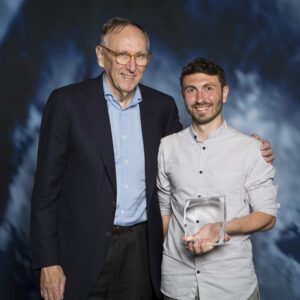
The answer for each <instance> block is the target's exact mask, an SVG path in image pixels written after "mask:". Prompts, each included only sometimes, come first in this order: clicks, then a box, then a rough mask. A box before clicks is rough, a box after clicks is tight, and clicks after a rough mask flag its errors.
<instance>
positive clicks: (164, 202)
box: [157, 142, 172, 216]
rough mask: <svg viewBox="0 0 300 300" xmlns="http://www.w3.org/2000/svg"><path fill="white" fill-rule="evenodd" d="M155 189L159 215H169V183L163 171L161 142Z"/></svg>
mask: <svg viewBox="0 0 300 300" xmlns="http://www.w3.org/2000/svg"><path fill="white" fill-rule="evenodd" d="M157 189H158V201H159V206H160V213H161V215H162V216H164V215H171V214H172V207H171V184H170V181H169V178H168V176H167V174H166V173H165V161H164V145H163V143H162V142H161V144H160V146H159V151H158V173H157Z"/></svg>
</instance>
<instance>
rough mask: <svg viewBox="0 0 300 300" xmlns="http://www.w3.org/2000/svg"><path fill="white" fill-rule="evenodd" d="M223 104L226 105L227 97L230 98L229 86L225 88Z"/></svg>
mask: <svg viewBox="0 0 300 300" xmlns="http://www.w3.org/2000/svg"><path fill="white" fill-rule="evenodd" d="M222 93H223V103H226V101H227V97H228V93H229V86H228V85H225V86H224V87H223V92H222Z"/></svg>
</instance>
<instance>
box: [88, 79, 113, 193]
mask: <svg viewBox="0 0 300 300" xmlns="http://www.w3.org/2000/svg"><path fill="white" fill-rule="evenodd" d="M102 76H103V75H101V76H99V77H98V78H96V79H93V80H92V81H91V86H90V89H89V90H88V96H89V98H90V100H91V101H90V102H87V103H86V109H87V112H88V115H89V119H90V122H91V125H92V128H93V134H94V136H95V141H96V144H97V147H98V149H99V152H100V155H101V157H102V159H103V163H104V166H105V168H106V170H107V173H108V177H109V180H110V182H111V184H112V186H113V189H114V191H115V194H117V193H116V191H117V188H116V171H115V159H114V149H113V142H112V134H111V127H110V120H109V114H108V109H107V103H106V100H105V98H104V92H103V84H102Z"/></svg>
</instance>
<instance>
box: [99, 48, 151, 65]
mask: <svg viewBox="0 0 300 300" xmlns="http://www.w3.org/2000/svg"><path fill="white" fill-rule="evenodd" d="M100 47H102V48H104V49H105V50H107V51H108V52H109V53H110V54H112V55H113V56H114V57H115V58H116V62H117V63H118V64H120V65H127V64H128V63H129V62H130V60H131V57H134V60H135V63H136V64H137V65H138V66H140V67H145V66H146V65H147V64H148V63H149V61H150V58H151V56H152V55H151V54H145V53H137V54H130V53H128V52H117V51H113V50H111V49H109V48H106V47H104V46H100Z"/></svg>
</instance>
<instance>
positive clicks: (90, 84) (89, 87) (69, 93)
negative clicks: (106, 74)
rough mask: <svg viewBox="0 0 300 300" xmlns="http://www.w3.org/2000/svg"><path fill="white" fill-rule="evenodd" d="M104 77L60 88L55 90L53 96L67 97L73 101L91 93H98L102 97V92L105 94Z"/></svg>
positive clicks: (100, 76)
mask: <svg viewBox="0 0 300 300" xmlns="http://www.w3.org/2000/svg"><path fill="white" fill-rule="evenodd" d="M102 75H103V74H101V75H99V76H98V77H96V78H92V79H88V80H85V81H81V82H78V83H73V84H70V85H66V86H63V87H60V88H58V89H55V90H54V91H53V92H52V95H57V96H60V97H64V98H65V97H67V98H71V99H76V98H78V96H80V97H82V95H83V94H85V95H86V94H90V93H93V92H95V93H97V94H98V95H99V92H100V95H101V92H102V94H103V86H102V84H101V83H102Z"/></svg>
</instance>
